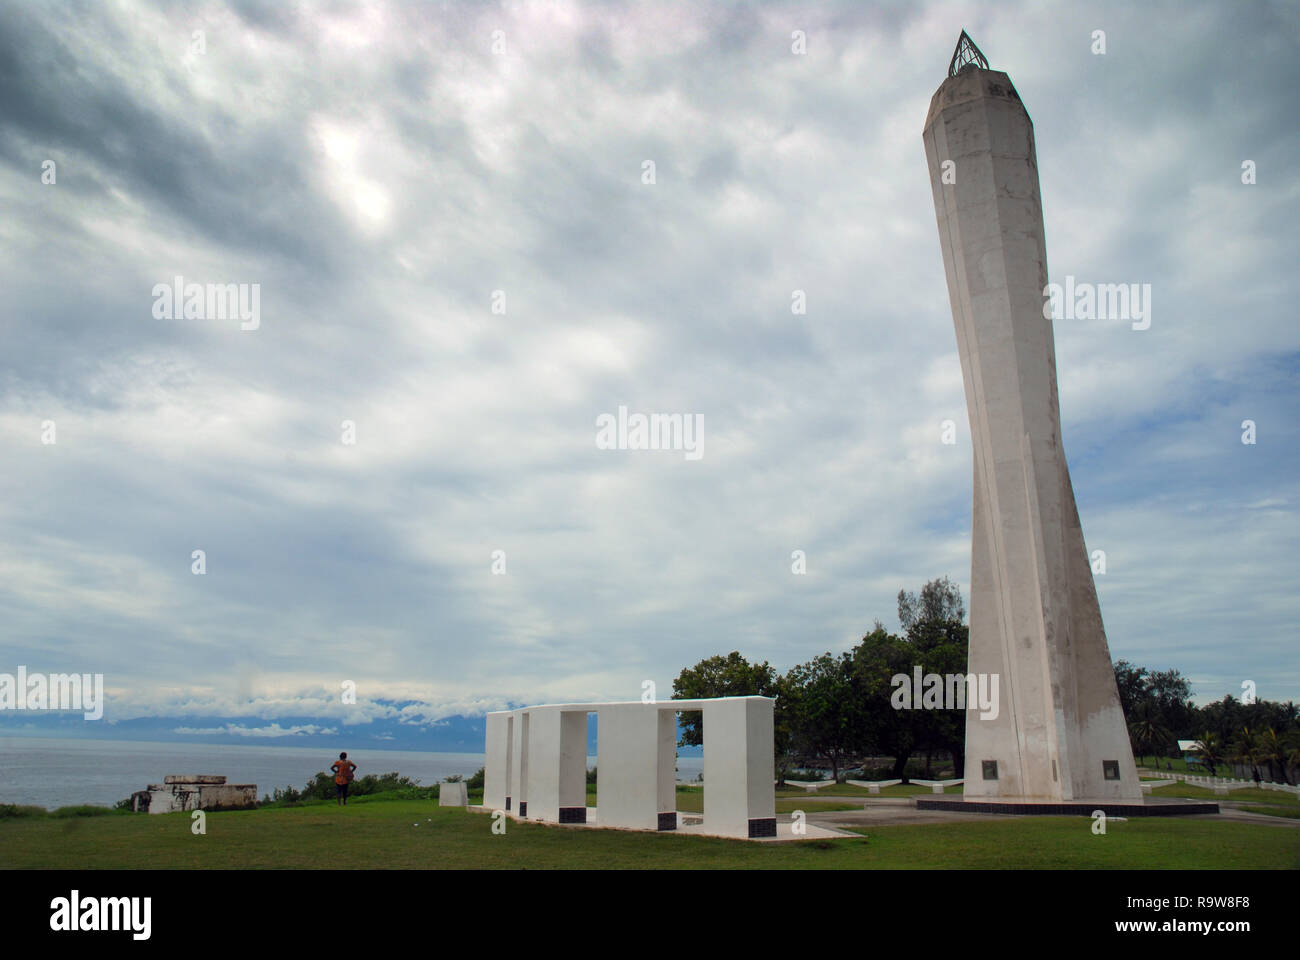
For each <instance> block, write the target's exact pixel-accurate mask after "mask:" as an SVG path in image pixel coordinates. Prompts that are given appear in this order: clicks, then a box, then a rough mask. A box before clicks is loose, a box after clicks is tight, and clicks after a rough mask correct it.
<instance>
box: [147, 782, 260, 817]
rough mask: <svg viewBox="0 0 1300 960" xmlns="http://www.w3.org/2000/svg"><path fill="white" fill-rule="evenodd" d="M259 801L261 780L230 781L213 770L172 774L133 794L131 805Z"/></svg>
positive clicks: (216, 805) (165, 809)
mask: <svg viewBox="0 0 1300 960" xmlns="http://www.w3.org/2000/svg"><path fill="white" fill-rule="evenodd" d="M256 805H257V784H255V783H226V778H225V777H222V776H217V775H213V774H171V775H169V776H165V777H163V782H162V783H161V784H158V783H151V784H149V789H148V790H139V791H137V792H135V793H133V794H132V795H131V809H132V810H135V811H138V812H141V813H145V812H147V813H182V812H188V811H191V810H232V809H240V808H244V807H254V806H256Z"/></svg>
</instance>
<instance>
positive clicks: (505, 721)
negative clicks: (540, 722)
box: [483, 711, 514, 810]
mask: <svg viewBox="0 0 1300 960" xmlns="http://www.w3.org/2000/svg"><path fill="white" fill-rule="evenodd" d="M486 726H487V729H486V731H485V734H486V736H485V740H486V743H485V751H484V755H483V806H485V807H487V808H488V809H490V810H504V809H505V808H506V785H507V784H508V783H509V781H510V739H511V736H512V734H513V732H514V724H513V714H511V713H510V712H508V711H499V712H496V713H489V714H488V715H487V723H486Z"/></svg>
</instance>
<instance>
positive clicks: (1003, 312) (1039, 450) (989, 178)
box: [924, 31, 1141, 802]
mask: <svg viewBox="0 0 1300 960" xmlns="http://www.w3.org/2000/svg"><path fill="white" fill-rule="evenodd" d="M924 139H925V153H926V158H927V160H928V162H929V167H930V184H931V187H932V189H933V191H934V206H935V213H936V215H937V218H938V222H939V240H940V244H941V246H942V248H943V264H944V270H945V271H946V273H947V276H948V297H949V300H950V301H951V303H952V317H953V323H954V324H955V326H956V329H957V347H958V351H959V352H960V354H961V367H962V376H963V378H964V380H965V383H966V406H967V411H968V413H969V415H970V428H971V442H972V446H973V448H974V466H975V479H974V509H973V516H972V544H971V601H970V661H969V666H968V672H969V673H975V674H997V675H998V676H999V693H1000V701H1001V703H1000V705H999V710H998V713H997V716H996V718H989V719H981V716H980V714H979V713H978V712H977V711H975V710H972V709H970V708H969V706H968V709H967V714H966V785H965V796H966V797H967V798H969V799H976V800H979V799H983V800H988V799H1000V800H1012V801H1014V800H1021V801H1027V802H1033V801H1041V802H1052V801H1055V802H1062V801H1071V800H1112V801H1115V800H1138V801H1140V798H1141V790H1140V789H1139V787H1138V779H1137V770H1136V768H1135V766H1134V763H1133V753H1132V750H1131V748H1130V747H1129V738H1128V731H1127V727H1126V725H1125V720H1124V714H1123V711H1122V710H1121V708H1120V702H1119V694H1118V690H1117V688H1116V685H1115V673H1114V670H1113V668H1112V667H1111V661H1110V650H1109V649H1108V647H1107V645H1106V633H1105V629H1104V628H1103V626H1102V622H1101V609H1100V607H1099V606H1098V603H1097V591H1096V587H1095V585H1094V584H1093V580H1092V569H1091V566H1090V564H1089V559H1088V552H1087V548H1086V547H1085V546H1084V541H1083V532H1082V530H1081V529H1080V526H1079V513H1078V510H1077V508H1076V507H1075V502H1074V490H1073V488H1072V487H1071V486H1070V472H1069V469H1068V468H1067V466H1066V462H1065V453H1064V450H1063V449H1062V447H1061V417H1060V411H1059V409H1058V406H1057V395H1056V350H1055V346H1054V343H1053V338H1052V322H1051V320H1049V319H1045V318H1044V296H1043V291H1044V288H1045V287H1046V286H1047V248H1046V244H1045V242H1044V237H1043V211H1042V202H1041V199H1040V197H1039V191H1038V161H1037V158H1036V156H1035V153H1034V127H1033V123H1032V122H1031V121H1030V119H1029V114H1028V113H1026V112H1025V108H1024V105H1023V104H1022V103H1021V102H1020V97H1019V95H1018V94H1017V93H1016V88H1015V87H1014V86H1012V84H1011V80H1010V78H1009V77H1008V76H1007V75H1006V74H1005V73H1001V72H999V71H996V70H990V69H988V61H987V60H985V59H984V56H983V54H981V53H980V52H979V50H978V49H977V48H976V47H975V45H974V43H972V42H971V40H970V38H969V37H968V36H967V35H966V33H965V31H962V35H961V38H960V40H959V41H958V43H957V50H956V52H955V53H954V54H953V60H952V63H951V65H950V67H949V76H948V79H947V80H945V81H944V82H943V84H942V85H941V86H940V87H939V89H938V91H936V92H935V95H934V97H933V99H932V100H931V101H930V112H929V115H928V116H927V117H926V121H925V134H924Z"/></svg>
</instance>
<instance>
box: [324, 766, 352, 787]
mask: <svg viewBox="0 0 1300 960" xmlns="http://www.w3.org/2000/svg"><path fill="white" fill-rule="evenodd" d="M356 768H357V765H356V764H355V763H353V762H352V761H351V760H335V761H334V763H333V764H331V765H330V769H331V770H333V771H334V782H335V783H336V784H338V785H339V786H343V784H345V783H351V782H352V771H353V770H355V769H356Z"/></svg>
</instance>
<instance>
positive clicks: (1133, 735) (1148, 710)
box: [1128, 703, 1169, 760]
mask: <svg viewBox="0 0 1300 960" xmlns="http://www.w3.org/2000/svg"><path fill="white" fill-rule="evenodd" d="M1128 733H1129V737H1130V739H1131V740H1132V741H1133V752H1134V753H1136V754H1137V755H1138V760H1141V759H1142V758H1143V757H1145V756H1146V754H1147V753H1148V752H1151V753H1156V752H1157V751H1158V750H1159V748H1160V747H1161V746H1163V745H1164V744H1166V743H1168V742H1169V729H1168V728H1167V727H1166V726H1165V725H1164V724H1163V723H1162V722H1161V720H1160V714H1159V713H1158V712H1157V711H1156V709H1155V708H1154V707H1153V706H1152V705H1151V704H1150V703H1143V704H1142V705H1141V706H1140V707H1138V708H1137V716H1136V717H1135V719H1134V720H1133V721H1132V722H1131V723H1129V725H1128Z"/></svg>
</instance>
